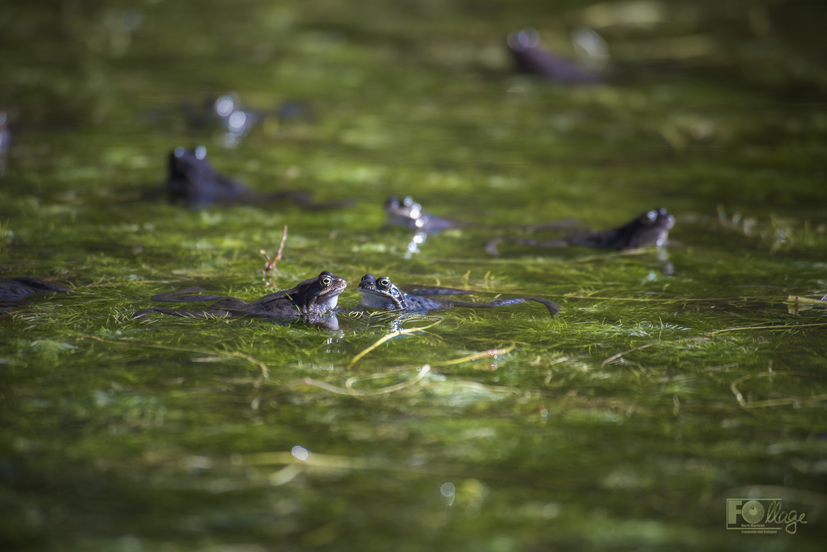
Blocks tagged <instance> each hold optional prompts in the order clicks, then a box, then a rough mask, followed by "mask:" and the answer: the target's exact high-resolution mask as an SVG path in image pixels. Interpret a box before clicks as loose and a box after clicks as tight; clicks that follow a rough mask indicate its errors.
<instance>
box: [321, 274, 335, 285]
mask: <svg viewBox="0 0 827 552" xmlns="http://www.w3.org/2000/svg"><path fill="white" fill-rule="evenodd" d="M332 281H333V278H331V277H330V276H322V277H321V278H319V283H320V284H322V287H327V286H329V285H330V283H331V282H332Z"/></svg>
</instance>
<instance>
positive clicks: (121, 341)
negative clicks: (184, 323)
mask: <svg viewBox="0 0 827 552" xmlns="http://www.w3.org/2000/svg"><path fill="white" fill-rule="evenodd" d="M77 339H92V340H94V341H100V342H101V343H108V344H110V345H128V346H131V347H147V348H151V349H166V350H168V351H181V352H184V353H198V354H201V355H221V356H229V357H235V358H242V359H244V360H246V361H248V362H252V363H253V364H255V365H256V366H258V367H259V368H260V369H261V375H262V377H263V378H264V379H269V378H270V368H268V367H267V365H266V364H264V363H263V362H261V361H260V360H258V359H256V358H253V357H251V356H250V355H245V354H244V353H237V352H235V351H206V350H204V349H188V348H186V347H171V346H169V345H157V344H155V343H142V342H140V341H132V340H130V339H119V340H110V339H103V338H100V337H97V336H94V335H79V336H77Z"/></svg>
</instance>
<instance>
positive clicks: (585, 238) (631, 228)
mask: <svg viewBox="0 0 827 552" xmlns="http://www.w3.org/2000/svg"><path fill="white" fill-rule="evenodd" d="M674 225H675V218H674V217H673V216H672V215H670V214H669V213H668V212H667V211H666V209H664V208H662V207H659V208H657V209H653V210H651V211H646V212H644V213H641V214H640V216H637V217H635V218H633V219H632V220H630V221H629V222H627V223H626V224H624V225H622V226H618V227H617V228H611V229H609V230H601V231H598V232H582V233H575V234H571V235H569V236H567V237H565V238H562V239H557V240H549V241H542V240H532V239H521V238H494V239H493V240H489V241H488V243H486V244H485V250H486V251H488V252H489V253H491V254H492V255H498V254H499V250H498V249H497V246H498V245H499V243H500V242H502V241H510V242H513V243H519V244H522V245H533V246H537V247H569V246H579V247H596V248H608V249H617V250H623V249H635V248H638V247H644V246H647V245H655V246H657V247H661V246H663V245H665V244H666V240H667V238H668V237H669V230H670V229H671V228H672V226H674Z"/></svg>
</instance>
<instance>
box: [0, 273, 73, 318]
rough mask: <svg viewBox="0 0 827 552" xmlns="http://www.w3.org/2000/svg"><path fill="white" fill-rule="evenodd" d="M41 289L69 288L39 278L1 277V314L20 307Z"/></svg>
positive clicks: (65, 289) (59, 289)
mask: <svg viewBox="0 0 827 552" xmlns="http://www.w3.org/2000/svg"><path fill="white" fill-rule="evenodd" d="M41 291H69V288H68V287H66V286H63V285H60V284H54V283H52V282H44V281H43V280H38V279H37V278H25V277H22V278H0V314H1V313H6V312H9V311H11V310H13V309H15V308H16V307H19V306H20V305H21V304H22V303H24V302H25V301H26V299H28V298H29V297H30V296H32V295H34V294H35V293H38V292H41Z"/></svg>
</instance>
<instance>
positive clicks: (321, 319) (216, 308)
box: [133, 270, 347, 329]
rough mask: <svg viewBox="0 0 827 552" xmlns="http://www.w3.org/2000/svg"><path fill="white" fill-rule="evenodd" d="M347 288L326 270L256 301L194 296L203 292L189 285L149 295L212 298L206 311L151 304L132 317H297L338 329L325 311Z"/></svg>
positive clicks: (168, 299)
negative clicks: (156, 315) (155, 313)
mask: <svg viewBox="0 0 827 552" xmlns="http://www.w3.org/2000/svg"><path fill="white" fill-rule="evenodd" d="M346 287H347V282H345V280H344V279H342V278H339V277H338V276H334V275H333V274H331V273H330V272H328V271H327V270H325V271H324V272H322V273H321V274H319V276H317V277H316V278H310V279H309V280H305V281H304V282H301V283H300V284H298V285H296V287H294V288H292V289H288V290H285V291H279V292H276V293H271V294H270V295H265V296H264V297H261V298H259V299H256V300H255V301H251V302H249V303H248V302H246V301H244V300H242V299H238V298H237V297H227V296H222V295H197V294H198V293H202V292H204V291H206V290H205V289H204V288H201V287H192V288H187V289H181V290H176V291H169V292H166V293H161V294H158V295H155V296H154V297H152V300H153V301H163V302H169V303H192V302H198V301H215V303H213V304H212V305H210V307H209V309H208V310H206V311H187V310H182V309H167V308H159V307H151V308H148V309H142V310H139V311H138V312H136V313H135V314H134V315H133V318H145V317H146V315H147V314H149V313H153V312H159V313H161V314H172V315H176V316H183V317H186V318H206V317H207V316H218V317H227V316H245V315H251V316H261V317H264V318H277V319H287V320H289V319H300V320H302V321H304V322H307V323H309V324H312V325H315V326H321V327H324V328H328V329H338V321H337V320H336V317H335V316H330V317H326V316H325V314H326V313H327V312H328V311H331V310H333V309H335V308H336V306H337V305H338V303H339V295H340V294H341V293H342V292H343V291H344V290H345V288H346Z"/></svg>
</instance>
